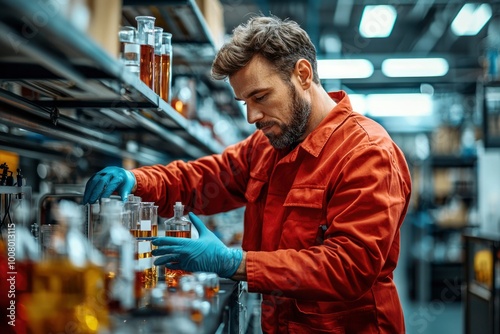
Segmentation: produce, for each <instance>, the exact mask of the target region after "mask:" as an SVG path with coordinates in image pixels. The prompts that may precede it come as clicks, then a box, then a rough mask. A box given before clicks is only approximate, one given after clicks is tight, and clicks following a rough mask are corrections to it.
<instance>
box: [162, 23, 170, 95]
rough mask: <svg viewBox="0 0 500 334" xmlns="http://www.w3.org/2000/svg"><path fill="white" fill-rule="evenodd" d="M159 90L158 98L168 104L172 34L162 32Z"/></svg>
mask: <svg viewBox="0 0 500 334" xmlns="http://www.w3.org/2000/svg"><path fill="white" fill-rule="evenodd" d="M161 43H162V44H161V47H162V50H161V71H162V73H161V89H160V97H161V98H162V99H163V101H165V102H167V103H170V102H171V99H170V91H171V89H172V34H171V33H169V32H164V33H163V34H162V41H161Z"/></svg>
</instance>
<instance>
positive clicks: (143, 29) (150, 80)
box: [135, 16, 156, 89]
mask: <svg viewBox="0 0 500 334" xmlns="http://www.w3.org/2000/svg"><path fill="white" fill-rule="evenodd" d="M135 20H136V21H137V38H138V41H139V44H140V50H141V57H140V78H141V80H142V82H144V83H145V84H146V85H147V86H148V87H149V88H151V89H154V80H155V78H154V65H153V64H154V56H155V48H154V25H155V20H156V18H155V17H153V16H136V18H135Z"/></svg>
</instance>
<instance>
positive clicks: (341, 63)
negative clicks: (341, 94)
mask: <svg viewBox="0 0 500 334" xmlns="http://www.w3.org/2000/svg"><path fill="white" fill-rule="evenodd" d="M318 73H319V77H320V79H361V78H368V77H370V76H371V75H372V74H373V64H372V63H371V62H370V61H368V60H366V59H320V60H318Z"/></svg>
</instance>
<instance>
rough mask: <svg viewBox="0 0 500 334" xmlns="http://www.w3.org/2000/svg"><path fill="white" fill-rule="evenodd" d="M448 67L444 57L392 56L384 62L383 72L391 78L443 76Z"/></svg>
mask: <svg viewBox="0 0 500 334" xmlns="http://www.w3.org/2000/svg"><path fill="white" fill-rule="evenodd" d="M448 69H449V65H448V61H447V60H446V59H444V58H391V59H386V60H384V61H383V62H382V73H384V75H385V76H388V77H391V78H401V77H441V76H444V75H446V73H448Z"/></svg>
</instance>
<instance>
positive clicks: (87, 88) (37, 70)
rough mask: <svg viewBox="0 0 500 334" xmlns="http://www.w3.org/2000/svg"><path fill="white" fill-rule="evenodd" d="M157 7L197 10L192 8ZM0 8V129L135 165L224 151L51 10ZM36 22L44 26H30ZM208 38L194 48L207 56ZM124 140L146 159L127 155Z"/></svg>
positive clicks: (24, 3)
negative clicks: (126, 159) (8, 128)
mask: <svg viewBox="0 0 500 334" xmlns="http://www.w3.org/2000/svg"><path fill="white" fill-rule="evenodd" d="M162 3H163V4H165V5H164V6H174V5H175V6H178V5H179V6H181V5H182V6H184V7H186V6H187V7H186V8H191V9H192V10H193V8H196V7H193V6H195V4H193V2H192V1H177V2H175V3H176V4H170V2H168V1H167V2H162ZM0 4H1V6H2V8H3V9H2V11H1V12H0V45H1V46H2V47H1V48H0V84H1V86H0V87H1V88H0V105H1V106H2V108H1V110H2V121H0V123H3V124H6V125H7V126H16V125H17V126H19V127H20V128H26V130H29V131H32V132H35V133H39V134H42V135H43V136H46V137H47V138H51V139H58V140H64V141H67V142H68V143H76V144H80V145H85V146H86V147H90V148H92V149H95V150H97V151H100V152H102V153H104V154H109V155H112V156H116V157H132V158H133V159H135V160H138V161H139V162H141V163H160V162H165V159H166V158H168V157H172V156H173V157H175V158H187V159H189V158H197V157H199V156H202V155H205V154H211V153H218V152H221V151H222V149H223V147H222V145H220V144H219V143H218V142H216V141H215V140H214V139H213V138H211V137H209V136H206V135H204V134H203V133H202V132H200V131H196V130H193V128H194V129H196V121H193V120H187V119H185V118H184V117H182V116H181V115H180V114H178V113H177V112H176V111H175V110H174V109H173V108H172V107H171V106H170V105H169V104H167V103H166V102H164V101H163V100H162V99H160V97H159V96H158V95H157V94H155V93H154V92H153V91H152V90H151V89H149V87H147V86H146V85H145V84H144V83H142V82H141V81H140V80H139V78H137V77H135V76H134V75H132V74H131V73H128V72H127V71H125V69H124V68H123V66H122V65H121V64H120V63H119V62H118V61H117V60H116V59H114V58H112V57H111V56H110V55H109V54H108V53H106V52H105V51H104V50H103V49H102V48H101V47H100V46H98V45H97V44H96V43H94V42H93V40H91V39H90V38H89V37H88V36H87V35H85V34H84V33H82V32H80V31H79V30H77V29H76V28H75V27H73V26H72V25H71V24H70V23H68V22H67V21H66V20H65V18H63V17H61V16H59V14H58V13H56V12H51V10H54V9H53V8H50V6H47V7H43V6H42V5H43V3H41V2H36V1H30V0H0ZM164 6H161V7H162V8H163V7H164ZM126 8H127V7H124V9H126ZM194 13H196V11H195V10H194ZM41 14H43V15H45V17H48V18H50V20H44V22H43V24H38V25H35V23H33V22H31V21H30V18H36V17H37V15H41ZM179 15H180V14H179ZM197 15H199V12H198V13H197ZM197 15H195V16H194V17H195V19H200V17H199V16H197ZM199 25H200V26H201V27H202V28H203V24H202V23H200V24H199ZM205 28H206V27H205ZM200 29H201V28H200ZM207 36H208V35H207ZM207 36H205V37H204V38H202V40H200V42H203V43H207V45H209V48H210V44H211V41H210V39H209V38H208V37H207ZM211 48H212V49H213V44H212V46H211ZM212 54H213V53H212ZM26 92H29V93H28V94H27V93H26ZM16 139H17V138H15V137H14V138H13V140H14V141H15V140H16ZM128 140H134V141H136V142H139V144H140V145H139V146H140V147H144V151H145V152H148V153H141V151H140V150H139V151H137V150H135V151H129V150H127V141H128ZM35 145H39V143H35ZM151 152H154V154H151Z"/></svg>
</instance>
